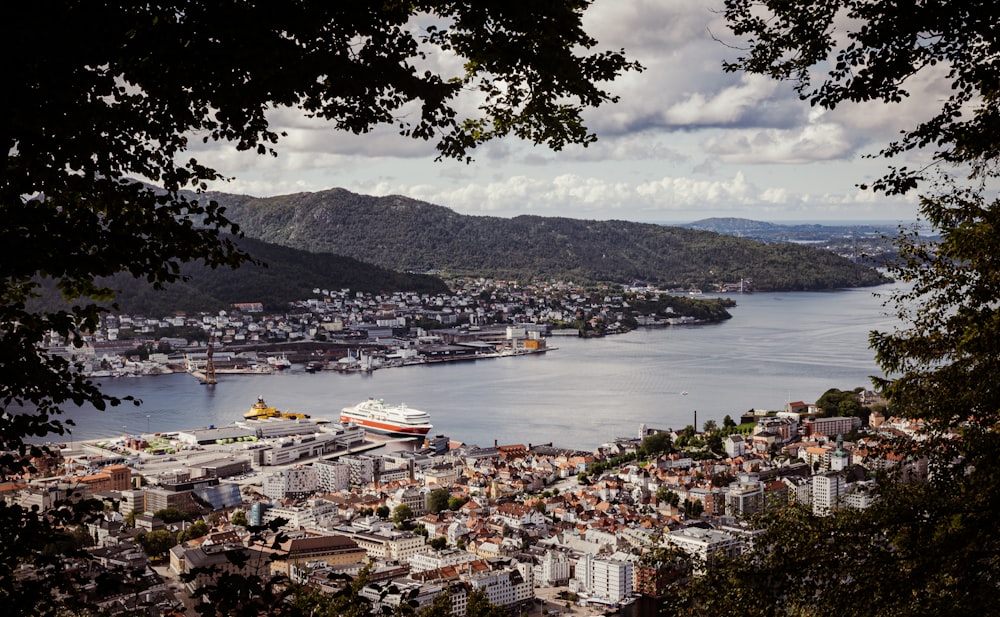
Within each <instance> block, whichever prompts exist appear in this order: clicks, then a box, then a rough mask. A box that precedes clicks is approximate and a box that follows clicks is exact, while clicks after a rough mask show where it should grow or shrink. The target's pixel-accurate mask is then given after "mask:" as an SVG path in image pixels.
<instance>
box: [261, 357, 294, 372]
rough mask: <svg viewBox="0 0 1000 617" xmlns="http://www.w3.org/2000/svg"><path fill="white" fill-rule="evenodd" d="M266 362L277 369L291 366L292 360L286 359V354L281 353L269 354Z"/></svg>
mask: <svg viewBox="0 0 1000 617" xmlns="http://www.w3.org/2000/svg"><path fill="white" fill-rule="evenodd" d="M267 363H268V364H270V365H271V366H273V367H274V368H276V369H278V370H283V369H286V368H291V366H292V362H291V360H289V359H288V356H286V355H285V354H281V355H280V356H270V357H268V359H267Z"/></svg>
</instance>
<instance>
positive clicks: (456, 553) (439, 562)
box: [410, 548, 479, 573]
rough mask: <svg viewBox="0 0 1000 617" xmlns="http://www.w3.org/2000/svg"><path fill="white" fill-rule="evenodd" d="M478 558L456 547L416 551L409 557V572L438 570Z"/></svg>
mask: <svg viewBox="0 0 1000 617" xmlns="http://www.w3.org/2000/svg"><path fill="white" fill-rule="evenodd" d="M478 559H479V558H478V557H476V556H475V555H473V554H472V553H470V552H469V551H463V550H459V549H457V548H452V549H445V550H443V551H430V552H427V553H417V554H415V555H413V556H412V557H410V572H411V573H413V572H425V571H427V570H438V569H441V568H446V567H448V566H459V565H462V564H465V563H472V562H473V561H477V560H478Z"/></svg>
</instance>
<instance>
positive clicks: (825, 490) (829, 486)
mask: <svg viewBox="0 0 1000 617" xmlns="http://www.w3.org/2000/svg"><path fill="white" fill-rule="evenodd" d="M812 482H813V490H812V507H813V514H815V515H817V516H827V515H829V514H832V513H833V512H834V511H836V510H839V509H840V508H841V507H842V506H843V505H844V504H843V500H844V497H846V496H847V482H846V481H845V480H844V476H843V475H841V474H840V473H837V472H835V471H831V472H827V473H823V474H817V475H815V476H813V479H812Z"/></svg>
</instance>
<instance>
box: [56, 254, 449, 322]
mask: <svg viewBox="0 0 1000 617" xmlns="http://www.w3.org/2000/svg"><path fill="white" fill-rule="evenodd" d="M237 244H239V246H240V247H241V248H242V249H243V250H245V251H246V252H248V253H250V254H251V255H252V256H253V257H254V258H255V259H257V260H258V261H261V262H263V263H265V264H266V267H264V266H258V265H254V264H246V265H244V266H243V267H241V268H239V269H238V270H235V271H234V270H230V269H228V268H219V269H216V270H212V269H210V268H206V267H204V266H202V265H197V264H188V265H185V266H183V267H182V272H184V273H185V274H186V275H188V276H190V280H188V281H187V282H183V283H175V284H173V285H169V286H168V287H167V288H166V289H165V290H163V291H154V290H153V288H152V286H150V285H149V284H147V283H146V282H145V281H142V280H136V279H134V278H132V277H130V276H128V275H117V276H116V277H115V278H113V279H111V280H110V286H111V287H112V288H114V289H117V290H119V295H118V298H117V301H118V306H119V309H120V310H121V312H124V313H133V314H135V313H138V314H144V315H156V316H161V315H169V314H172V313H174V312H175V311H186V312H198V311H206V310H222V309H227V308H228V307H229V306H230V305H232V304H234V303H238V302H261V303H263V304H264V306H265V307H267V308H269V309H279V310H280V309H283V308H285V307H287V306H288V303H289V302H294V301H296V300H303V299H306V298H315V297H317V294H315V293H313V289H316V288H317V287H318V288H320V289H342V288H345V287H346V288H349V289H351V290H352V291H363V292H371V293H379V292H393V291H416V292H420V293H424V292H426V293H447V292H448V287H447V285H445V283H444V282H443V281H442V280H441V279H439V278H437V277H434V276H428V275H422V274H405V273H401V272H396V271H393V270H390V269H387V268H382V267H379V266H373V265H371V264H367V263H362V262H360V261H358V260H356V259H352V258H350V257H342V256H340V255H331V254H329V253H312V252H308V251H301V250H298V249H293V248H289V247H284V246H278V245H275V244H269V243H266V242H261V241H259V240H253V239H250V238H242V239H240V240H239V241H238V242H237ZM38 302H39V304H41V305H43V306H44V307H46V308H48V309H49V310H55V309H58V308H62V307H61V306H60V301H59V299H58V294H57V293H56V292H55V290H54V289H52V288H51V287H50V286H46V288H45V289H44V291H43V295H42V297H41V298H40V299H39V300H38Z"/></svg>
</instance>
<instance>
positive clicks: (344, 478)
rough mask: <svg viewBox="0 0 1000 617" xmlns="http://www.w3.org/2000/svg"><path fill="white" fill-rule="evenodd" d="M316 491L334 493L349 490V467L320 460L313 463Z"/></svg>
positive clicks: (335, 462)
mask: <svg viewBox="0 0 1000 617" xmlns="http://www.w3.org/2000/svg"><path fill="white" fill-rule="evenodd" d="M313 468H314V469H315V470H316V486H317V488H318V490H321V491H328V492H336V491H347V490H350V488H351V467H350V465H347V464H346V463H340V462H337V461H328V460H326V459H320V460H318V461H315V462H314V463H313Z"/></svg>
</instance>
